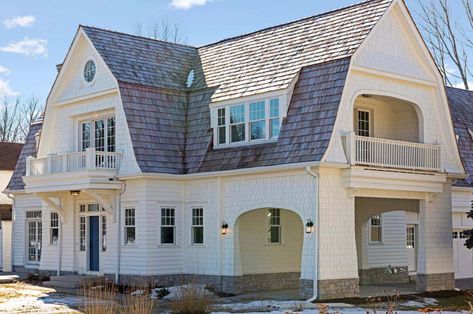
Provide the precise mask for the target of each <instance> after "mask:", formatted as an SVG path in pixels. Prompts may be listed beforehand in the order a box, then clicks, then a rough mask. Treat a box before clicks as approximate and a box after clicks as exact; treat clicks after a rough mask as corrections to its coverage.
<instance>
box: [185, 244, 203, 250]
mask: <svg viewBox="0 0 473 314" xmlns="http://www.w3.org/2000/svg"><path fill="white" fill-rule="evenodd" d="M187 247H188V248H194V249H204V248H206V247H207V245H205V244H189V245H188V246H187Z"/></svg>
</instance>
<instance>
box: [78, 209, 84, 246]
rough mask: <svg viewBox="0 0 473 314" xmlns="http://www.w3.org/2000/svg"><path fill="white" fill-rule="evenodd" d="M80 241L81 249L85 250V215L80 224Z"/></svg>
mask: <svg viewBox="0 0 473 314" xmlns="http://www.w3.org/2000/svg"><path fill="white" fill-rule="evenodd" d="M79 230H80V234H79V238H80V239H79V241H80V248H79V249H80V251H85V217H84V216H82V217H80V225H79Z"/></svg>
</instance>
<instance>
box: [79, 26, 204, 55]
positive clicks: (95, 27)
mask: <svg viewBox="0 0 473 314" xmlns="http://www.w3.org/2000/svg"><path fill="white" fill-rule="evenodd" d="M79 28H91V29H95V30H99V31H104V32H108V33H114V34H118V35H125V36H130V37H135V38H139V39H144V40H149V41H154V42H160V43H163V44H169V45H174V46H181V47H187V48H193V49H197V47H195V46H191V45H187V44H180V43H175V42H172V41H165V40H162V39H155V38H151V37H146V36H140V35H135V34H130V33H125V32H120V31H116V30H112V29H108V28H101V27H97V26H90V25H83V24H79Z"/></svg>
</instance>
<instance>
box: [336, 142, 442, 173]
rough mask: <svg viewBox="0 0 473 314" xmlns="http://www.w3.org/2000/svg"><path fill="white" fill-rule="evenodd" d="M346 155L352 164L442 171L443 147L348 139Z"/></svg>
mask: <svg viewBox="0 0 473 314" xmlns="http://www.w3.org/2000/svg"><path fill="white" fill-rule="evenodd" d="M344 144H345V152H346V154H347V159H348V162H349V163H350V164H352V165H363V166H372V167H380V168H395V169H407V170H423V171H441V152H440V145H433V144H420V143H412V142H403V141H395V140H388V139H382V138H374V137H365V136H358V135H355V134H354V133H349V134H348V135H346V136H345V143H344Z"/></svg>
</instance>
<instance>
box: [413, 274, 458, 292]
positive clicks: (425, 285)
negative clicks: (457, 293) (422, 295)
mask: <svg viewBox="0 0 473 314" xmlns="http://www.w3.org/2000/svg"><path fill="white" fill-rule="evenodd" d="M416 286H417V291H444V290H453V289H455V275H454V273H444V274H417V279H416Z"/></svg>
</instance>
